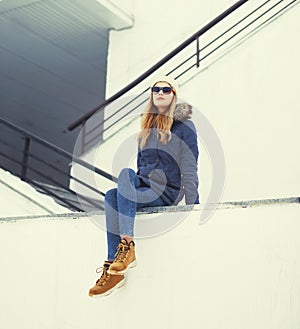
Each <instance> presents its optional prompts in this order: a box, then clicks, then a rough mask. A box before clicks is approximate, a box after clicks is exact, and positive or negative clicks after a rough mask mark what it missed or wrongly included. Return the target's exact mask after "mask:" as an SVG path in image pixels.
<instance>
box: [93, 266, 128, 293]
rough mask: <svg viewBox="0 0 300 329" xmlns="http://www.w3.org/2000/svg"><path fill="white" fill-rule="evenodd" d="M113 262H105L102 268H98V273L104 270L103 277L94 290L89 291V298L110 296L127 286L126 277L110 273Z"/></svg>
mask: <svg viewBox="0 0 300 329" xmlns="http://www.w3.org/2000/svg"><path fill="white" fill-rule="evenodd" d="M111 264H112V263H111V262H108V261H104V265H103V266H102V267H98V268H97V269H96V272H97V273H99V272H100V271H101V270H103V272H102V275H101V277H100V278H99V279H98V280H97V281H96V284H95V285H94V287H93V288H91V289H90V290H89V296H91V297H102V296H108V295H110V294H111V293H112V292H113V291H114V290H115V289H118V288H121V287H123V286H124V285H125V284H126V280H125V276H124V275H113V274H109V273H108V269H109V267H110V266H111Z"/></svg>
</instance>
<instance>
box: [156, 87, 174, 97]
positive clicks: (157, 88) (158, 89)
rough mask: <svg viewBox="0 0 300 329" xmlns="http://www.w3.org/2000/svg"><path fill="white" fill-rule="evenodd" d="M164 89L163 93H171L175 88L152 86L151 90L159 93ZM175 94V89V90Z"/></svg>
mask: <svg viewBox="0 0 300 329" xmlns="http://www.w3.org/2000/svg"><path fill="white" fill-rule="evenodd" d="M161 90H162V92H163V94H165V95H170V94H171V92H172V91H174V90H173V88H172V87H152V88H151V91H152V93H153V94H158V93H159V92H160V91H161ZM174 94H175V91H174Z"/></svg>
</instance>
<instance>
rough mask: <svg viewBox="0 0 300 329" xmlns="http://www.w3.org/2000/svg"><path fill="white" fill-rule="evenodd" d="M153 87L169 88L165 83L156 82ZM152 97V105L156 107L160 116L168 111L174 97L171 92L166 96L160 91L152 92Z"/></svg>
mask: <svg viewBox="0 0 300 329" xmlns="http://www.w3.org/2000/svg"><path fill="white" fill-rule="evenodd" d="M155 87H170V85H169V84H168V83H167V82H157V83H156V84H155ZM152 96H153V103H154V105H155V106H156V107H157V110H158V112H159V113H160V114H163V113H165V112H166V111H167V110H168V109H169V106H170V105H171V103H172V100H173V97H175V95H174V93H173V91H171V93H170V94H167V93H163V91H162V90H159V92H152Z"/></svg>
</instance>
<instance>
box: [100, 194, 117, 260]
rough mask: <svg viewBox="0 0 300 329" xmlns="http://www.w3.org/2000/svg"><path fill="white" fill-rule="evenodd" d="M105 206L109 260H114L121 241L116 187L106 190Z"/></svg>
mask: <svg viewBox="0 0 300 329" xmlns="http://www.w3.org/2000/svg"><path fill="white" fill-rule="evenodd" d="M104 207H105V218H106V234H107V260H114V258H115V257H114V254H115V252H116V250H117V247H118V245H119V243H120V241H121V238H120V233H119V216H118V204H117V189H116V188H113V189H111V190H108V191H107V192H106V194H105V203H104Z"/></svg>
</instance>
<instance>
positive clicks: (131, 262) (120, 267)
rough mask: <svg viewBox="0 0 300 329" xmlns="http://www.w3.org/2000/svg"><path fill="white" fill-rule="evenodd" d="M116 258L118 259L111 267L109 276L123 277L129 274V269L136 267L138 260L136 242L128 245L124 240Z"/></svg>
mask: <svg viewBox="0 0 300 329" xmlns="http://www.w3.org/2000/svg"><path fill="white" fill-rule="evenodd" d="M114 256H115V257H116V258H115V260H114V262H113V263H112V264H111V265H110V267H109V270H108V273H109V274H117V275H123V274H124V273H126V272H127V270H128V268H129V267H135V266H136V258H135V243H134V241H130V242H129V243H128V242H127V240H126V239H122V240H121V242H120V243H119V245H118V248H117V251H116V253H115V255H114Z"/></svg>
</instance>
